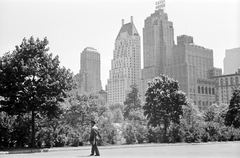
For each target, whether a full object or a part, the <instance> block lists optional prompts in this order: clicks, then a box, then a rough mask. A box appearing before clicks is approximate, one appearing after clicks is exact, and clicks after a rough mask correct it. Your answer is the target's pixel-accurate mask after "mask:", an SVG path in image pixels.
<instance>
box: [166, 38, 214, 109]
mask: <svg viewBox="0 0 240 158" xmlns="http://www.w3.org/2000/svg"><path fill="white" fill-rule="evenodd" d="M214 70H215V69H214V67H213V51H212V50H211V49H207V48H204V47H201V46H198V45H195V44H194V43H193V37H191V36H187V35H182V36H178V37H177V45H176V46H174V48H173V66H172V72H171V73H170V74H169V76H170V77H172V78H174V79H176V80H178V82H179V86H180V89H181V90H182V91H184V92H185V93H186V95H187V97H188V99H191V100H192V101H193V102H194V104H195V105H198V107H199V109H200V110H204V109H206V108H207V106H210V105H211V104H212V103H214V102H215V89H214V86H215V84H214V79H213V78H212V77H211V76H210V74H211V73H210V72H211V71H212V74H211V75H213V71H214ZM216 73H217V72H216Z"/></svg>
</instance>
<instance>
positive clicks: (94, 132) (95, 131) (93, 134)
mask: <svg viewBox="0 0 240 158" xmlns="http://www.w3.org/2000/svg"><path fill="white" fill-rule="evenodd" d="M97 135H99V134H98V128H97V126H96V125H94V126H93V127H92V128H91V133H90V139H89V141H90V143H91V144H96V142H97V141H96V136H97Z"/></svg>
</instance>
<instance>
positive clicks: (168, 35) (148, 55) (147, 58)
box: [139, 8, 174, 100]
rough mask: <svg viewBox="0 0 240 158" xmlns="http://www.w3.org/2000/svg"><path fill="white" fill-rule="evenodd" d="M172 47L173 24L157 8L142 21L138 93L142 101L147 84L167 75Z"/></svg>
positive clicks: (162, 11) (165, 14) (170, 62)
mask: <svg viewBox="0 0 240 158" xmlns="http://www.w3.org/2000/svg"><path fill="white" fill-rule="evenodd" d="M173 46H174V29H173V23H172V22H171V21H169V20H168V15H167V13H165V12H164V8H158V9H156V10H155V12H154V13H153V14H151V16H149V17H147V18H146V19H145V21H144V28H143V69H142V79H141V87H140V88H139V89H140V92H141V96H142V100H144V94H145V91H146V89H147V82H148V81H150V80H152V79H153V78H154V77H157V76H159V75H160V74H168V71H169V67H170V66H171V65H172V48H173Z"/></svg>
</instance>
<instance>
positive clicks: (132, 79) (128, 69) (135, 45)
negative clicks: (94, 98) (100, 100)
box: [107, 17, 141, 103]
mask: <svg viewBox="0 0 240 158" xmlns="http://www.w3.org/2000/svg"><path fill="white" fill-rule="evenodd" d="M140 45H141V44H140V36H139V34H138V31H137V29H136V27H135V25H134V23H133V17H131V22H130V23H127V24H124V20H122V27H121V29H120V31H119V33H118V35H117V38H116V40H115V48H114V51H113V59H112V62H111V70H110V72H109V79H108V82H107V100H108V103H123V102H124V101H125V99H126V96H127V94H128V93H129V92H130V90H131V88H130V86H131V85H133V84H137V85H138V84H139V79H140V75H141V49H140Z"/></svg>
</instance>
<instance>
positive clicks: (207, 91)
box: [198, 86, 215, 95]
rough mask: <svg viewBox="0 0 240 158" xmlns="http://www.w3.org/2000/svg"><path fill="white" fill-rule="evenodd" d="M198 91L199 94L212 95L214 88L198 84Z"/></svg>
mask: <svg viewBox="0 0 240 158" xmlns="http://www.w3.org/2000/svg"><path fill="white" fill-rule="evenodd" d="M198 93H199V94H200V93H201V94H212V95H214V94H215V90H214V88H211V87H209V88H208V87H205V88H204V87H203V86H202V87H200V86H198Z"/></svg>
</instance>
